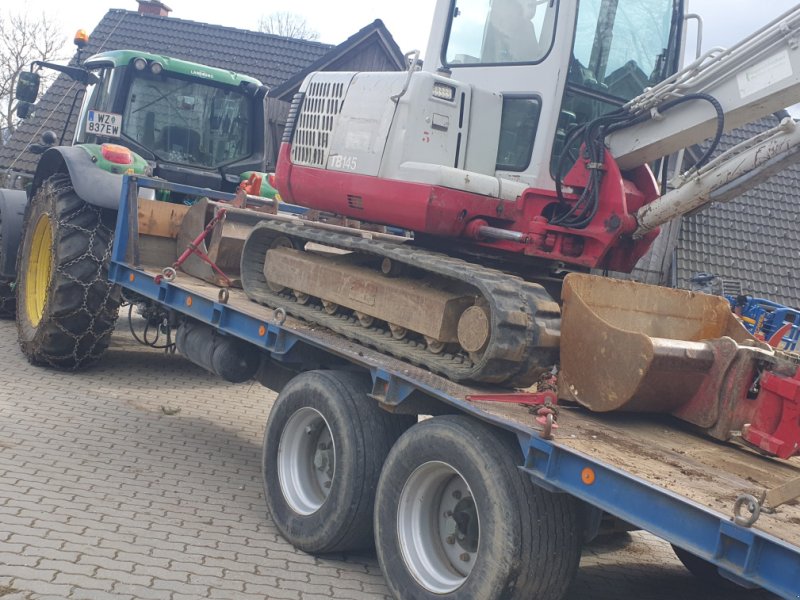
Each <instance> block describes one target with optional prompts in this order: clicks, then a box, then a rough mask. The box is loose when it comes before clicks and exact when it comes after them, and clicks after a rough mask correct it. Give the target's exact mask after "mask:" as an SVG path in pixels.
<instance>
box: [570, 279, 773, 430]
mask: <svg viewBox="0 0 800 600" xmlns="http://www.w3.org/2000/svg"><path fill="white" fill-rule="evenodd" d="M562 299H563V309H562V311H563V312H562V314H563V319H562V323H561V374H560V376H559V395H560V397H561V398H563V399H567V400H571V401H575V402H578V403H579V404H582V405H584V406H585V407H587V408H589V409H590V410H593V411H598V412H606V411H614V410H626V411H647V412H673V413H676V414H677V413H678V412H680V411H681V410H682V409H681V407H682V405H685V404H687V403H689V402H690V401H691V400H692V399H693V398H695V397H700V398H702V397H703V394H702V392H703V389H704V388H706V389H708V391H713V393H712V394H711V395H712V396H716V395H717V393H716V392H717V391H718V388H720V386H721V385H722V381H723V379H724V378H725V377H727V376H728V374H729V373H728V372H729V371H730V367H731V365H733V364H734V362H735V361H736V360H737V358H736V357H737V356H739V354H740V352H739V350H740V349H745V350H747V349H750V348H751V347H752V346H758V345H759V344H758V342H756V340H755V339H754V338H753V337H752V336H751V335H750V334H749V333H748V332H747V330H746V329H745V328H744V327H743V326H742V325H741V323H739V322H738V321H737V319H736V318H735V317H734V315H733V314H732V313H731V310H730V306H729V304H728V302H727V301H725V299H724V298H720V297H718V296H710V295H707V294H698V293H694V292H688V291H684V290H675V289H669V288H663V287H658V286H651V285H644V284H640V283H635V282H632V281H620V280H614V279H609V278H605V277H595V276H591V275H582V274H570V275H568V276H567V277H566V279H565V280H564V287H563V289H562ZM740 358H741V357H740ZM748 369H749V367H747V368H744V369H743V377H745V378H746V377H748V376H750V374H751V373H750V371H751V370H752V369H750V371H748ZM745 371H747V372H745ZM712 388H713V390H712ZM707 400H708V399H707ZM706 404H707V406H705V407H703V410H701V411H700V412H701V413H703V412H705V413H707V414H704V415H703V416H702V417H697V416H696V415H695V416H694V417H693V418H691V419H687V420H690V421H692V422H697V424H701V425H703V426H710V425H712V424H713V422H715V421H716V418H717V417H718V414H717V410H716V408H717V405H718V401H717V400H716V399H715V400H713V401H706ZM695 412H696V411H695ZM698 421H700V422H698ZM702 421H705V422H702Z"/></svg>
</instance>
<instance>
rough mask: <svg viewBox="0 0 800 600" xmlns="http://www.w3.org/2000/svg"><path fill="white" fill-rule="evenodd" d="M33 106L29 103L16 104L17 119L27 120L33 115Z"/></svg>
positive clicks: (21, 101)
mask: <svg viewBox="0 0 800 600" xmlns="http://www.w3.org/2000/svg"><path fill="white" fill-rule="evenodd" d="M33 110H34V105H33V104H31V103H30V102H25V101H23V100H20V101H19V102H18V103H17V117H18V118H20V119H27V118H28V117H30V116H31V115H32V114H33Z"/></svg>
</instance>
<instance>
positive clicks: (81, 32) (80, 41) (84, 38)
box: [72, 29, 89, 48]
mask: <svg viewBox="0 0 800 600" xmlns="http://www.w3.org/2000/svg"><path fill="white" fill-rule="evenodd" d="M72 42H73V43H74V44H75V45H76V46H77V47H78V48H83V47H85V46H86V45H87V44H88V43H89V34H88V33H86V30H85V29H78V31H76V32H75V37H74V38H72Z"/></svg>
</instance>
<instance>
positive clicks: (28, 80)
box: [14, 71, 41, 104]
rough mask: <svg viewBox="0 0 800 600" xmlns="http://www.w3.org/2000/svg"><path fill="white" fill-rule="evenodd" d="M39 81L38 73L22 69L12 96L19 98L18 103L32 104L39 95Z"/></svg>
mask: <svg viewBox="0 0 800 600" xmlns="http://www.w3.org/2000/svg"><path fill="white" fill-rule="evenodd" d="M40 83H41V77H39V74H38V73H34V72H33V71H23V72H22V73H20V74H19V79H18V80H17V90H16V93H15V94H14V97H15V98H16V99H17V100H19V101H20V103H22V102H27V103H28V104H33V103H34V102H36V98H37V97H38V96H39V84H40Z"/></svg>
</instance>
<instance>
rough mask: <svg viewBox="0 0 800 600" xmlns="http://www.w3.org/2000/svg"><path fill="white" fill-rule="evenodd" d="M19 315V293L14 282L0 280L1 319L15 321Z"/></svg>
mask: <svg viewBox="0 0 800 600" xmlns="http://www.w3.org/2000/svg"><path fill="white" fill-rule="evenodd" d="M16 314H17V293H16V292H15V291H14V282H13V281H7V280H5V279H0V319H13V318H14V316H15V315H16Z"/></svg>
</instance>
